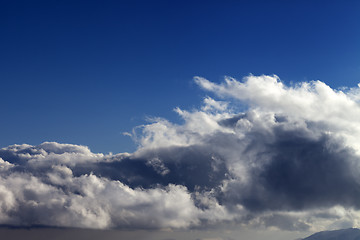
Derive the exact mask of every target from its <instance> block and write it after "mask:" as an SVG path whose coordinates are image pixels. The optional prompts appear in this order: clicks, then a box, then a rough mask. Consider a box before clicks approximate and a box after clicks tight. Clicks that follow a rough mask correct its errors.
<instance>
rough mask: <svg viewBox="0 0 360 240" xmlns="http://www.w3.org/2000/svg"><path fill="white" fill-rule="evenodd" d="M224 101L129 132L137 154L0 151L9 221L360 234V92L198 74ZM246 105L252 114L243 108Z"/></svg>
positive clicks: (0, 220)
mask: <svg viewBox="0 0 360 240" xmlns="http://www.w3.org/2000/svg"><path fill="white" fill-rule="evenodd" d="M195 81H196V83H198V84H199V86H200V87H202V88H203V89H205V90H208V91H210V92H212V93H214V94H215V96H217V97H220V98H222V99H221V101H219V100H215V99H213V98H210V97H206V98H205V99H204V103H203V106H202V107H201V108H200V109H198V110H192V111H186V110H182V109H179V108H177V109H175V111H176V112H177V113H178V114H179V116H180V117H181V118H182V119H183V123H181V124H175V123H172V122H170V121H168V120H166V119H162V118H154V119H152V122H151V123H149V124H145V125H143V126H140V127H137V129H136V131H135V130H134V131H133V133H132V134H131V136H132V137H133V138H134V139H135V140H136V141H137V142H138V143H139V148H138V149H137V151H136V152H135V153H132V154H128V153H123V154H116V155H111V154H109V155H104V154H95V153H92V152H91V151H90V150H89V149H88V148H87V147H86V146H79V145H72V144H60V143H55V142H45V143H43V144H40V145H38V146H31V145H26V144H23V145H13V146H9V147H6V148H2V149H0V157H1V158H0V200H1V201H0V224H10V225H17V226H31V225H51V226H72V227H88V228H100V229H102V228H189V227H206V226H215V225H217V224H220V223H225V224H226V223H227V222H233V223H236V224H238V225H239V226H247V227H259V226H263V227H268V228H279V229H285V230H304V229H310V230H312V231H316V230H322V229H325V228H335V227H339V226H350V225H351V226H358V225H359V220H360V219H359V216H360V213H359V210H360V203H358V199H359V197H360V190H359V189H360V188H359V184H360V172H359V170H358V169H359V162H360V161H359V153H360V143H359V141H358V139H360V126H359V124H358V121H359V120H358V119H360V107H359V103H358V99H360V90H359V89H358V88H351V89H345V90H344V89H343V90H333V89H331V88H330V87H329V86H327V85H326V84H324V83H322V82H320V81H312V82H304V83H299V84H297V85H295V86H292V87H288V86H286V85H285V84H284V83H282V82H281V81H280V79H279V78H278V77H277V76H248V77H246V78H244V79H243V81H237V80H235V79H233V78H226V79H225V81H224V82H223V83H220V84H216V83H212V82H210V81H208V80H206V79H204V78H200V77H197V78H195ZM245 105H247V106H248V107H247V108H246V110H238V109H244V106H245Z"/></svg>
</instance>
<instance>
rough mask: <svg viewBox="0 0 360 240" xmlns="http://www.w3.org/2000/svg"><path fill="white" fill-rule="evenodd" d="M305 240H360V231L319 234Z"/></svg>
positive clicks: (346, 230) (351, 229)
mask: <svg viewBox="0 0 360 240" xmlns="http://www.w3.org/2000/svg"><path fill="white" fill-rule="evenodd" d="M303 240H360V229H357V228H349V229H341V230H335V231H324V232H318V233H315V234H313V235H311V236H309V237H307V238H304V239H303Z"/></svg>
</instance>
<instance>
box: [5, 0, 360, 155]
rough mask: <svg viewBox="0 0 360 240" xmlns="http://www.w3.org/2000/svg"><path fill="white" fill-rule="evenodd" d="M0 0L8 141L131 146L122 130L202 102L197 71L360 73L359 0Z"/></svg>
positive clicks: (286, 76)
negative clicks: (176, 109) (194, 80)
mask: <svg viewBox="0 0 360 240" xmlns="http://www.w3.org/2000/svg"><path fill="white" fill-rule="evenodd" d="M0 4H1V6H0V36H1V37H0V83H1V88H0V89H1V101H0V108H1V115H0V135H1V138H0V147H5V146H7V145H10V144H15V143H18V144H20V143H28V144H39V143H41V142H43V141H57V142H62V143H74V144H83V145H87V146H89V147H90V148H91V149H92V150H93V151H95V152H109V151H111V152H114V153H116V152H123V151H133V150H134V149H135V145H134V144H133V143H132V141H131V139H130V138H129V137H126V136H123V135H122V132H124V131H131V129H132V128H133V127H134V126H136V125H139V124H142V123H145V117H146V116H160V117H166V118H170V119H171V120H176V115H175V113H174V112H172V109H173V108H174V107H177V106H179V107H181V108H184V109H192V108H194V107H197V106H199V104H200V101H201V99H202V98H203V97H204V96H205V95H206V93H204V92H202V91H200V90H199V89H198V88H197V86H195V84H194V83H193V82H192V78H193V77H194V76H202V77H205V78H207V79H209V80H211V81H215V82H218V81H221V80H222V79H223V76H224V75H229V76H232V77H236V78H242V77H243V76H245V75H248V74H249V73H253V74H255V75H258V74H277V75H278V76H279V77H280V78H281V79H282V80H283V81H285V82H287V83H289V82H291V81H303V80H316V79H319V80H322V81H324V82H326V83H327V84H329V85H330V86H332V87H340V86H350V87H351V86H355V85H356V84H357V83H358V82H360V27H359V23H360V14H359V13H360V1H296V0H295V1H285V0H284V1H170V0H169V1H13V0H3V1H1V3H0Z"/></svg>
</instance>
